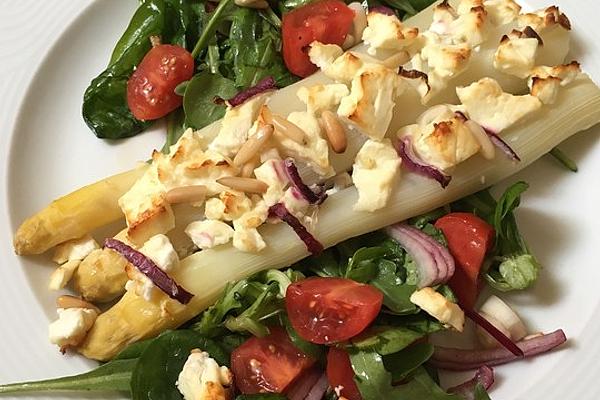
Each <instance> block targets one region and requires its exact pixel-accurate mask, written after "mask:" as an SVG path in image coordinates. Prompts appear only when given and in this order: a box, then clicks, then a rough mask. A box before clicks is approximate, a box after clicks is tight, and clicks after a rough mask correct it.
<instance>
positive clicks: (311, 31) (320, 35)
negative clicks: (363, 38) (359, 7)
mask: <svg viewBox="0 0 600 400" xmlns="http://www.w3.org/2000/svg"><path fill="white" fill-rule="evenodd" d="M353 19H354V11H352V10H351V9H350V8H349V7H348V6H347V5H346V4H345V3H344V2H342V1H340V0H322V1H317V2H314V3H309V4H307V5H305V6H303V7H300V8H297V9H295V10H293V11H291V12H289V13H287V14H284V15H283V20H282V25H281V32H282V37H283V60H284V61H285V65H286V66H287V68H288V69H289V70H290V71H291V72H292V73H293V74H295V75H298V76H301V77H303V78H304V77H306V76H308V75H310V74H312V73H314V72H315V71H316V70H317V66H316V65H314V64H313V63H311V62H310V59H309V57H308V47H309V45H310V44H311V43H312V42H314V41H315V40H316V41H319V42H321V43H326V44H337V45H339V46H341V45H342V43H344V40H346V36H347V35H348V32H349V31H350V28H351V26H352V20H353Z"/></svg>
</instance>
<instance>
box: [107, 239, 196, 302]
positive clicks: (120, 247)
mask: <svg viewBox="0 0 600 400" xmlns="http://www.w3.org/2000/svg"><path fill="white" fill-rule="evenodd" d="M104 247H107V248H109V249H112V250H114V251H116V252H117V253H119V254H121V255H122V256H123V257H125V259H126V260H127V261H129V262H130V263H131V264H133V266H134V267H136V268H137V269H138V270H139V271H140V272H141V273H142V274H144V275H146V276H147V277H148V278H149V279H150V280H151V281H152V283H154V284H155V285H156V286H157V287H158V288H159V289H160V290H162V291H163V292H165V293H166V294H167V296H169V297H170V298H172V299H175V300H177V301H178V302H180V303H181V304H187V303H189V302H190V300H191V299H192V297H194V295H193V294H191V293H190V292H188V291H187V290H185V289H184V288H182V287H181V286H179V285H178V284H177V282H175V281H174V280H173V279H172V278H171V277H170V276H169V275H167V273H166V272H165V271H163V270H162V269H160V268H159V267H158V265H156V264H155V263H154V261H152V260H151V259H150V258H148V257H146V256H145V255H144V254H142V253H140V252H139V251H137V250H135V249H134V248H132V247H131V246H128V245H126V244H125V243H123V242H121V241H120V240H117V239H113V238H108V239H106V240H105V241H104Z"/></svg>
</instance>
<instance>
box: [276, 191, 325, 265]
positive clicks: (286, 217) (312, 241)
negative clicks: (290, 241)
mask: <svg viewBox="0 0 600 400" xmlns="http://www.w3.org/2000/svg"><path fill="white" fill-rule="evenodd" d="M269 216H271V217H277V218H279V219H280V220H282V221H284V222H285V223H286V224H288V225H289V226H290V227H291V228H292V229H293V230H294V232H296V235H298V237H299V238H300V240H302V241H303V242H304V244H305V245H306V248H307V249H308V251H310V252H311V253H312V254H314V255H318V254H321V252H322V251H323V245H322V244H321V243H320V242H319V241H318V240H317V239H316V238H315V237H314V236H313V235H311V234H310V232H308V230H306V228H305V227H304V225H302V223H301V222H300V221H299V220H298V218H296V217H295V216H294V215H293V214H292V213H291V212H289V211H288V209H287V208H285V205H283V204H282V203H277V204H274V205H272V206H271V207H269Z"/></svg>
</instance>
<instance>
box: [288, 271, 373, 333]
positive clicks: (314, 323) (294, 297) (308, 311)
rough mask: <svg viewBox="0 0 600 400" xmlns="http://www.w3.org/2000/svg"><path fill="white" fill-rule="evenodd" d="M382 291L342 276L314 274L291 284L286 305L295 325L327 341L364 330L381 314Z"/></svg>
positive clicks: (299, 329) (297, 329)
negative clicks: (323, 276) (316, 275)
mask: <svg viewBox="0 0 600 400" xmlns="http://www.w3.org/2000/svg"><path fill="white" fill-rule="evenodd" d="M382 302H383V294H382V293H381V292H380V291H379V290H377V289H375V288H374V287H373V286H370V285H365V284H362V283H358V282H355V281H353V280H350V279H343V278H320V277H313V278H308V279H303V280H301V281H298V282H295V283H292V284H291V285H290V286H288V289H287V292H286V296H285V305H286V309H287V312H288V316H289V318H290V322H291V323H292V326H293V327H294V329H295V330H296V332H298V334H299V335H300V336H301V337H302V338H304V339H306V340H308V341H310V342H313V343H318V344H327V343H336V342H341V341H343V340H347V339H350V338H351V337H354V336H356V335H358V334H359V333H361V332H362V331H363V330H364V329H365V328H366V327H367V326H369V324H370V323H371V322H373V320H374V319H375V317H377V314H379V310H380V309H381V304H382Z"/></svg>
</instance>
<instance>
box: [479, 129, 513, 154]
mask: <svg viewBox="0 0 600 400" xmlns="http://www.w3.org/2000/svg"><path fill="white" fill-rule="evenodd" d="M482 128H483V130H484V131H485V133H486V134H487V135H488V136H489V138H490V140H491V141H492V143H493V144H494V146H496V147H497V148H498V149H500V150H502V152H503V153H504V154H505V155H506V156H507V157H508V158H510V159H511V160H513V161H515V162H520V161H521V157H519V155H518V154H517V152H516V151H514V150H513V149H512V147H510V145H509V144H508V143H506V142H505V141H504V139H502V138H501V137H500V136H498V134H497V133H496V132H494V131H492V130H490V129H488V128H486V127H484V126H482Z"/></svg>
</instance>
